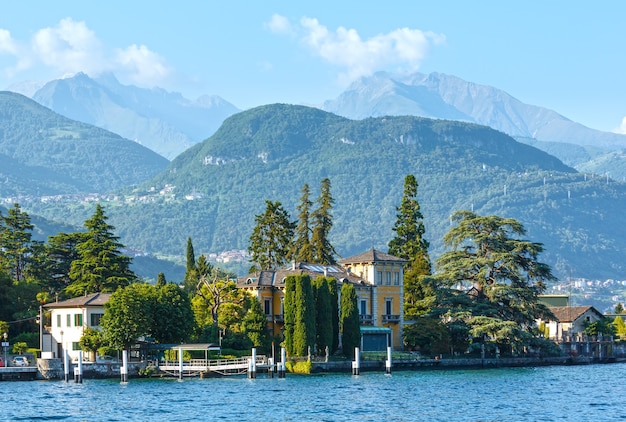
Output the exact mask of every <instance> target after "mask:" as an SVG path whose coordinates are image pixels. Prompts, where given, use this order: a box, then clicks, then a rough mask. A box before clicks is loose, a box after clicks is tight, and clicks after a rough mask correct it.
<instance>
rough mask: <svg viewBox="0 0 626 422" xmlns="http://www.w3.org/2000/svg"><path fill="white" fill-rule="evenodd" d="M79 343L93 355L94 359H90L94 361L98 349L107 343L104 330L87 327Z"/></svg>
mask: <svg viewBox="0 0 626 422" xmlns="http://www.w3.org/2000/svg"><path fill="white" fill-rule="evenodd" d="M78 344H79V345H80V348H81V349H83V350H84V351H85V352H88V353H90V354H92V355H93V356H92V359H90V360H92V361H93V360H95V354H96V353H97V352H98V349H100V348H101V347H102V346H104V345H105V344H106V340H105V338H104V334H103V333H102V331H100V330H96V329H95V328H91V327H85V328H84V329H83V335H82V336H81V337H80V340H79V342H78Z"/></svg>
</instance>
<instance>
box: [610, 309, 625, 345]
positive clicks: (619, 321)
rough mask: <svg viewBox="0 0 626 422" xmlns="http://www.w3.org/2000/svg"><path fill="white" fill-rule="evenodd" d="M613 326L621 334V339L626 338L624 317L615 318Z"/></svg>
mask: <svg viewBox="0 0 626 422" xmlns="http://www.w3.org/2000/svg"><path fill="white" fill-rule="evenodd" d="M613 327H614V328H615V334H616V335H617V336H619V338H620V340H626V323H624V318H622V317H621V316H619V315H618V316H616V317H615V319H614V320H613Z"/></svg>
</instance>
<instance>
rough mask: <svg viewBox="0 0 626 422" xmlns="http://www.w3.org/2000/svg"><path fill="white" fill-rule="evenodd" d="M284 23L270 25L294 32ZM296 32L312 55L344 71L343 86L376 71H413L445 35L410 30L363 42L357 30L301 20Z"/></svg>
mask: <svg viewBox="0 0 626 422" xmlns="http://www.w3.org/2000/svg"><path fill="white" fill-rule="evenodd" d="M286 20H287V19H286V18H284V17H282V16H279V15H274V16H273V17H272V21H271V22H274V27H276V28H279V29H280V28H293V26H292V25H291V24H290V23H289V22H288V21H287V22H285V21H286ZM268 26H269V24H268ZM270 28H272V26H270ZM296 29H297V30H298V32H299V35H300V39H301V40H302V41H303V42H304V44H305V45H307V47H308V48H309V49H310V50H311V51H312V52H313V53H314V54H316V55H317V56H319V57H321V58H322V59H323V60H324V61H326V62H327V63H329V64H331V65H333V66H337V67H339V68H341V69H343V70H342V72H341V74H340V80H341V82H343V83H348V82H351V81H353V80H354V79H357V78H359V77H361V76H365V75H370V74H372V73H374V72H376V71H379V70H394V71H411V72H412V71H416V70H417V69H418V68H419V66H420V65H421V63H422V61H423V60H424V58H425V57H426V55H427V53H428V50H429V48H430V46H431V45H432V44H439V43H443V42H445V36H444V35H440V34H435V33H433V32H425V31H421V30H419V29H410V28H399V29H396V30H393V31H391V32H389V33H386V34H379V35H376V36H373V37H371V38H368V39H362V38H361V36H360V35H359V33H358V32H357V30H356V29H347V28H344V27H339V28H337V29H336V30H335V31H331V30H329V29H328V28H327V27H326V26H324V25H322V24H320V23H319V21H318V20H317V19H314V18H307V17H304V18H302V19H301V20H300V24H299V26H297V28H296ZM274 32H277V33H280V32H281V31H278V30H276V31H274ZM282 32H284V31H282Z"/></svg>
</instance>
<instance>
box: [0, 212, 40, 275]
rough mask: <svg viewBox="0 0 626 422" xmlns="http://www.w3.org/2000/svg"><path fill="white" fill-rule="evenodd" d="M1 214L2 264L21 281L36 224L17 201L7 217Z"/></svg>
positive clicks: (0, 249)
mask: <svg viewBox="0 0 626 422" xmlns="http://www.w3.org/2000/svg"><path fill="white" fill-rule="evenodd" d="M0 216H1V217H2V219H1V220H0V223H1V224H0V264H1V265H3V266H4V267H5V268H7V269H8V270H9V273H10V274H11V276H12V278H13V280H14V281H15V282H16V283H19V282H20V281H22V280H23V279H24V272H25V269H26V265H27V261H28V256H29V255H30V252H31V236H32V234H31V232H32V230H33V227H34V226H33V225H32V224H31V222H30V216H29V215H28V214H27V213H25V212H23V211H22V210H21V208H20V206H19V204H17V203H16V204H13V208H10V209H9V212H8V215H7V216H6V217H4V216H2V215H1V214H0Z"/></svg>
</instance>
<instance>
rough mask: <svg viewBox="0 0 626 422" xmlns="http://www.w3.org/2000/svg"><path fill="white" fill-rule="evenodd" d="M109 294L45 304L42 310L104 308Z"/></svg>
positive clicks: (97, 294)
mask: <svg viewBox="0 0 626 422" xmlns="http://www.w3.org/2000/svg"><path fill="white" fill-rule="evenodd" d="M110 297H111V293H92V294H90V295H85V296H79V297H73V298H71V299H68V300H63V301H61V302H52V303H47V304H45V305H43V306H44V308H86V307H89V306H104V304H105V303H107V302H108V301H109V298H110Z"/></svg>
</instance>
